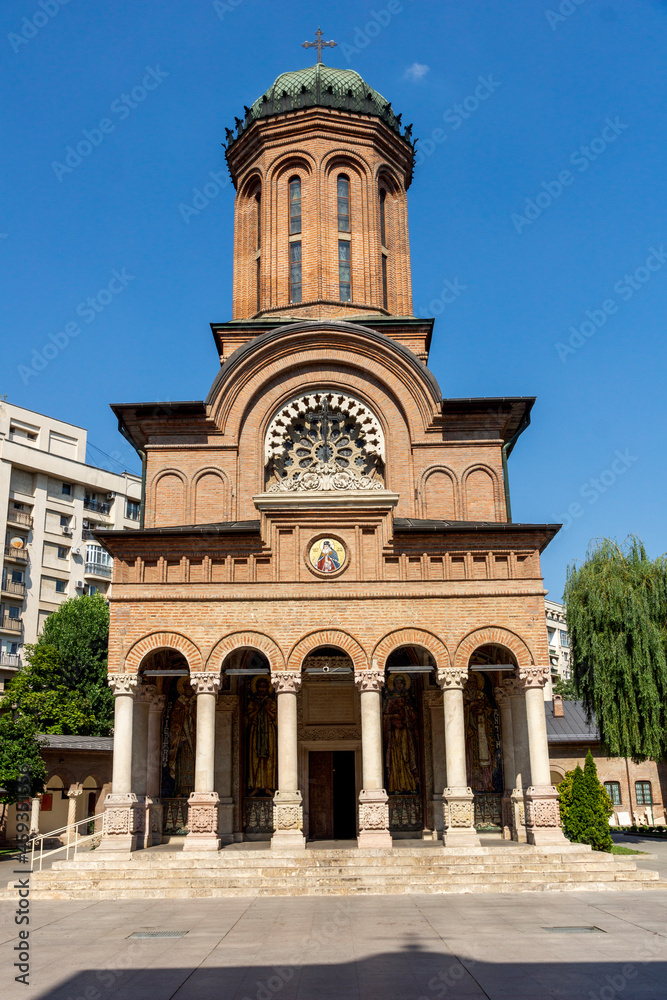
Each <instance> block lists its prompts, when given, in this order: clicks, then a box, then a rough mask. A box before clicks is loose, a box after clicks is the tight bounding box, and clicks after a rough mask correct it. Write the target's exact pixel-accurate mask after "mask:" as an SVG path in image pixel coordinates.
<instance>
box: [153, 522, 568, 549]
mask: <svg viewBox="0 0 667 1000" xmlns="http://www.w3.org/2000/svg"><path fill="white" fill-rule="evenodd" d="M561 527H562V525H560V524H518V523H515V522H514V521H438V520H435V519H431V518H424V519H422V518H417V517H395V518H394V531H396V532H404V531H414V532H443V533H445V532H460V533H463V534H468V533H470V532H479V533H480V534H493V533H495V532H499V531H500V532H506V531H509V532H514V533H519V534H524V533H525V534H535V533H538V534H539V533H540V532H542V534H543V535H544V541H543V542H542V543H541V544H540V552H542V550H543V549H544V548H546V546H547V544H548V543H549V542H550V541H551V539H552V538H553V537H554V536H555V535H556V534H557V533H558V532H559V531H560V529H561ZM135 533H136V532H135Z"/></svg>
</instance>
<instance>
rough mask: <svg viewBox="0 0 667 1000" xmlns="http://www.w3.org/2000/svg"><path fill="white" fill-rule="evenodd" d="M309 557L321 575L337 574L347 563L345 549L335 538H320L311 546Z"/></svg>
mask: <svg viewBox="0 0 667 1000" xmlns="http://www.w3.org/2000/svg"><path fill="white" fill-rule="evenodd" d="M309 557H310V563H311V565H312V566H313V567H314V568H315V569H316V570H319V572H320V573H335V572H336V570H339V569H341V567H342V566H343V565H344V563H345V549H344V548H343V546H342V545H341V543H340V542H338V541H336V539H335V538H318V540H317V541H316V542H313V544H312V545H311V546H310V554H309Z"/></svg>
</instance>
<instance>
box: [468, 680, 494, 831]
mask: <svg viewBox="0 0 667 1000" xmlns="http://www.w3.org/2000/svg"><path fill="white" fill-rule="evenodd" d="M463 701H464V707H465V722H466V764H467V771H468V784H469V785H470V787H471V788H472V790H473V792H474V795H475V826H476V827H478V828H480V829H482V828H492V827H493V828H495V827H500V826H501V797H502V791H503V760H502V748H501V747H502V745H501V736H500V712H499V711H498V706H497V705H496V701H495V698H494V697H493V686H492V684H491V679H490V678H489V676H488V675H487V674H485V673H482V672H480V671H475V672H474V673H471V674H470V677H469V678H468V682H467V684H466V686H465V689H464V692H463Z"/></svg>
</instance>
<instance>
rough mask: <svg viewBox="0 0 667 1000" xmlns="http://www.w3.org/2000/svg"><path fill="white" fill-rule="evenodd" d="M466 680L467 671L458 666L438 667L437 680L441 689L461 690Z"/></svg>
mask: <svg viewBox="0 0 667 1000" xmlns="http://www.w3.org/2000/svg"><path fill="white" fill-rule="evenodd" d="M467 680H468V671H467V670H461V669H460V668H459V667H439V668H438V672H437V681H438V684H439V685H440V687H441V688H442V690H443V691H452V690H458V691H463V688H464V687H465V684H466V681H467Z"/></svg>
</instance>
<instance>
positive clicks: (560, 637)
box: [544, 599, 570, 683]
mask: <svg viewBox="0 0 667 1000" xmlns="http://www.w3.org/2000/svg"><path fill="white" fill-rule="evenodd" d="M544 609H545V612H546V619H547V640H548V643H549V666H550V669H551V681H552V683H553V682H554V681H556V680H558V678H559V677H562V678H563V680H564V681H566V680H569V677H570V638H569V636H568V634H567V620H566V618H565V605H564V604H559V603H558V601H550V600H548V599H547V600H545V602H544Z"/></svg>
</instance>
